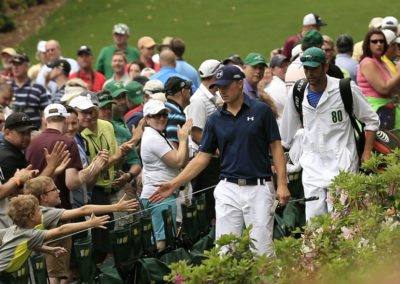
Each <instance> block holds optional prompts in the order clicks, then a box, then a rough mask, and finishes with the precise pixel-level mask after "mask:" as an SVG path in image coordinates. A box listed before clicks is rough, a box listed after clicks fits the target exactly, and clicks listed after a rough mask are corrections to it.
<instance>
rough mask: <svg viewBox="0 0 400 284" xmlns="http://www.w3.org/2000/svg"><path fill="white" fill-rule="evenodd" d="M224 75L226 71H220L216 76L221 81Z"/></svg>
mask: <svg viewBox="0 0 400 284" xmlns="http://www.w3.org/2000/svg"><path fill="white" fill-rule="evenodd" d="M222 75H224V71H222V70H219V71H218V72H217V74H216V75H215V77H216V78H217V79H221V77H222Z"/></svg>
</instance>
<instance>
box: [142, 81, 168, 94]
mask: <svg viewBox="0 0 400 284" xmlns="http://www.w3.org/2000/svg"><path fill="white" fill-rule="evenodd" d="M143 92H144V93H145V94H146V95H150V94H155V93H160V92H164V84H163V83H162V82H161V81H160V80H157V79H153V80H149V81H147V82H146V84H144V87H143Z"/></svg>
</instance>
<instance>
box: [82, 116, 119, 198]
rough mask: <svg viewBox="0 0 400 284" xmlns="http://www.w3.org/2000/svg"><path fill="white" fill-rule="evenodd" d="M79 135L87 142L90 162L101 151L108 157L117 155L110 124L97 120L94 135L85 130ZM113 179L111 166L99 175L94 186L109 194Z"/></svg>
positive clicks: (113, 170)
mask: <svg viewBox="0 0 400 284" xmlns="http://www.w3.org/2000/svg"><path fill="white" fill-rule="evenodd" d="M81 134H82V136H83V137H84V138H85V139H86V141H87V145H88V151H89V159H90V161H92V160H93V158H94V157H95V156H96V155H97V153H98V152H99V151H100V150H103V149H106V150H108V152H109V154H110V157H111V156H113V155H114V154H115V153H117V150H118V142H117V139H116V138H115V135H114V127H113V126H112V124H111V123H110V122H108V121H105V120H101V119H98V120H97V132H96V133H94V132H92V131H91V130H90V129H88V128H85V129H84V130H83V131H82V132H81ZM114 178H115V168H114V166H111V167H109V168H108V169H107V170H104V171H102V172H101V173H100V174H99V176H98V178H97V181H96V186H99V187H102V188H104V191H105V192H111V184H112V182H113V180H114Z"/></svg>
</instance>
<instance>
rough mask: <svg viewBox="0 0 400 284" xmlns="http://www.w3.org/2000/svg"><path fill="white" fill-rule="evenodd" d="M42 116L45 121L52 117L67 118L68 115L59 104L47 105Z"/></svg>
mask: <svg viewBox="0 0 400 284" xmlns="http://www.w3.org/2000/svg"><path fill="white" fill-rule="evenodd" d="M43 115H44V118H45V119H47V118H49V117H54V116H62V117H68V116H69V113H68V112H67V109H66V108H65V107H64V106H63V105H61V104H49V105H48V106H47V107H46V108H45V109H44V111H43Z"/></svg>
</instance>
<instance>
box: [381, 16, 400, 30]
mask: <svg viewBox="0 0 400 284" xmlns="http://www.w3.org/2000/svg"><path fill="white" fill-rule="evenodd" d="M398 24H399V21H398V20H397V19H396V18H395V17H392V16H389V17H384V18H383V20H382V29H397V26H398Z"/></svg>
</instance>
